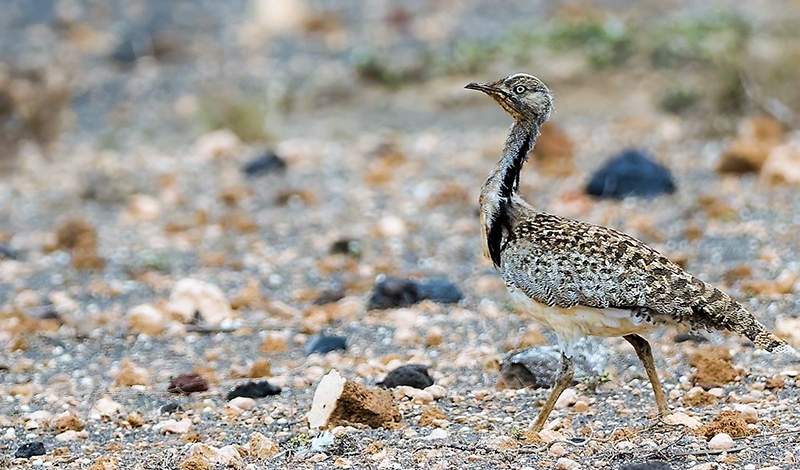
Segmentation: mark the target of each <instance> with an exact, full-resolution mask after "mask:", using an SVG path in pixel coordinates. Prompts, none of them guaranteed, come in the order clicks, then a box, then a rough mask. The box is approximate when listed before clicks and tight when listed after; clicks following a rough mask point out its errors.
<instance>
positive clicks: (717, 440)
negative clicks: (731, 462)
mask: <svg viewBox="0 0 800 470" xmlns="http://www.w3.org/2000/svg"><path fill="white" fill-rule="evenodd" d="M733 446H734V442H733V438H731V436H729V435H728V434H725V433H724V432H722V433H719V434H717V435H716V436H714V437H712V438H711V440H710V441H708V449H709V450H731V449H733Z"/></svg>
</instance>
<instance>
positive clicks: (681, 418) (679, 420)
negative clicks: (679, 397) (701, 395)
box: [663, 411, 701, 429]
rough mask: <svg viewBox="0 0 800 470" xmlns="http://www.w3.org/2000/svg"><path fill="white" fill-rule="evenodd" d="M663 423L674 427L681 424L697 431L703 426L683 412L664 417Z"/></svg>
mask: <svg viewBox="0 0 800 470" xmlns="http://www.w3.org/2000/svg"><path fill="white" fill-rule="evenodd" d="M663 421H664V422H665V423H666V424H671V425H673V426H674V425H678V424H680V425H683V426H686V427H687V428H689V429H697V428H699V427H700V426H701V423H700V421H698V420H696V419H694V418H692V417H691V416H689V415H687V414H686V413H683V412H681V411H676V412H675V413H670V414H668V415H667V416H664V418H663Z"/></svg>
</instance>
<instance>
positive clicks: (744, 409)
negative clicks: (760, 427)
mask: <svg viewBox="0 0 800 470" xmlns="http://www.w3.org/2000/svg"><path fill="white" fill-rule="evenodd" d="M733 411H738V412H739V413H741V414H742V417H743V418H744V420H745V422H747V423H748V424H754V423H757V422H758V410H756V409H755V408H753V407H752V406H750V405H742V404H740V403H737V404H735V405H733Z"/></svg>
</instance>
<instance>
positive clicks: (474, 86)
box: [464, 82, 497, 93]
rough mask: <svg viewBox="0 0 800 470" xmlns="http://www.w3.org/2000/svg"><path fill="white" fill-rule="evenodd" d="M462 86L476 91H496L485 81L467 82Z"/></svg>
mask: <svg viewBox="0 0 800 470" xmlns="http://www.w3.org/2000/svg"><path fill="white" fill-rule="evenodd" d="M464 88H466V89H467V90H478V91H482V92H484V93H496V92H497V89H496V88H494V87H492V86H490V85H489V84H487V83H477V82H472V83H470V84H468V85H467V86H465V87H464Z"/></svg>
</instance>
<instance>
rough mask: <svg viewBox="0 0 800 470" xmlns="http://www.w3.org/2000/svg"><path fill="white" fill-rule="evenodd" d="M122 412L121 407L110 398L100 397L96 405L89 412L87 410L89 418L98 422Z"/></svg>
mask: <svg viewBox="0 0 800 470" xmlns="http://www.w3.org/2000/svg"><path fill="white" fill-rule="evenodd" d="M121 412H122V405H120V404H119V403H117V402H115V401H114V400H112V399H111V398H108V397H102V398H101V399H99V400H97V403H95V404H94V406H93V407H92V409H91V410H89V418H90V419H95V420H100V419H102V418H103V417H106V418H110V417H113V416H114V415H116V414H117V413H121Z"/></svg>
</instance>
